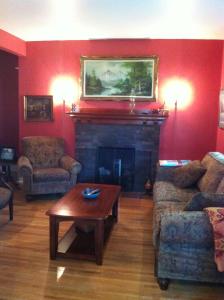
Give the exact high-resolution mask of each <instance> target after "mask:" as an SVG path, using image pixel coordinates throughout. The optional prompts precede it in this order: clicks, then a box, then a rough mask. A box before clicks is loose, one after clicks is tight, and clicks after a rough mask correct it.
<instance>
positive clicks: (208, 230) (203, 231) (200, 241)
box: [160, 211, 213, 247]
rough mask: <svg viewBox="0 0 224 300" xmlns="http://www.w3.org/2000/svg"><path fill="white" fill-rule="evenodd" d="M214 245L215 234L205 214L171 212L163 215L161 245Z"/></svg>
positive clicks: (197, 212)
mask: <svg viewBox="0 0 224 300" xmlns="http://www.w3.org/2000/svg"><path fill="white" fill-rule="evenodd" d="M161 242H162V243H169V244H173V245H174V244H175V243H176V244H177V243H178V244H193V245H197V246H199V247H200V246H202V247H203V246H208V247H209V246H211V245H213V233H212V227H211V224H210V222H209V219H208V217H207V215H206V213H205V212H199V211H194V212H171V213H166V214H164V215H162V217H161V227H160V243H161Z"/></svg>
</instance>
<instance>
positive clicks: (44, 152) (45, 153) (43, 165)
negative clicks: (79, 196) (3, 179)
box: [18, 136, 81, 197]
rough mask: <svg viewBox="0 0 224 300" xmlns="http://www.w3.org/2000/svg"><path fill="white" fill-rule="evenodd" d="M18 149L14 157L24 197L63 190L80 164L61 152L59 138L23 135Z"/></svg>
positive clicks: (74, 178)
mask: <svg viewBox="0 0 224 300" xmlns="http://www.w3.org/2000/svg"><path fill="white" fill-rule="evenodd" d="M22 153H23V155H22V156H21V157H20V158H19V159H18V171H19V175H20V176H21V177H22V189H23V191H24V192H25V194H26V196H27V197H29V196H31V195H37V194H51V193H65V192H67V191H68V190H69V189H70V188H71V187H72V186H74V185H75V184H76V180H77V175H78V173H79V172H80V171H81V165H80V163H79V162H77V161H76V160H75V159H73V158H72V157H70V156H68V155H66V154H65V153H64V140H63V139H62V138H57V137H47V136H30V137H24V138H23V139H22Z"/></svg>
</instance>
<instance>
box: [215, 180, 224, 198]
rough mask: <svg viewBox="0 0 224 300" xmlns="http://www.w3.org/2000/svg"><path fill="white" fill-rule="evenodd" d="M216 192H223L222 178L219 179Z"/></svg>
mask: <svg viewBox="0 0 224 300" xmlns="http://www.w3.org/2000/svg"><path fill="white" fill-rule="evenodd" d="M216 193H217V194H222V193H224V178H223V179H222V180H221V181H220V183H219V185H218V187H217V190H216Z"/></svg>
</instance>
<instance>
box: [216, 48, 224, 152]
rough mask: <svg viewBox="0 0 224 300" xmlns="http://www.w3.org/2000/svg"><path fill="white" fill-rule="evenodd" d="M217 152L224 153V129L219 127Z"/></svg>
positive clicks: (223, 57)
mask: <svg viewBox="0 0 224 300" xmlns="http://www.w3.org/2000/svg"><path fill="white" fill-rule="evenodd" d="M220 89H224V42H223V55H222V74H221V84H220ZM216 149H217V151H219V152H222V153H224V129H220V128H219V127H217V146H216Z"/></svg>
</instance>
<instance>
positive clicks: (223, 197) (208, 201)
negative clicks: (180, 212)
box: [184, 193, 224, 211]
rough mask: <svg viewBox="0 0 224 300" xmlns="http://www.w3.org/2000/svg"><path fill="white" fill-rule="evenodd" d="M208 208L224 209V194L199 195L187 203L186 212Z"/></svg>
mask: <svg viewBox="0 0 224 300" xmlns="http://www.w3.org/2000/svg"><path fill="white" fill-rule="evenodd" d="M206 207H224V194H209V193H197V194H195V195H194V196H193V197H192V198H191V200H190V201H189V202H188V203H187V205H186V206H185V208H184V210H187V211H201V210H203V209H204V208H206Z"/></svg>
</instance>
